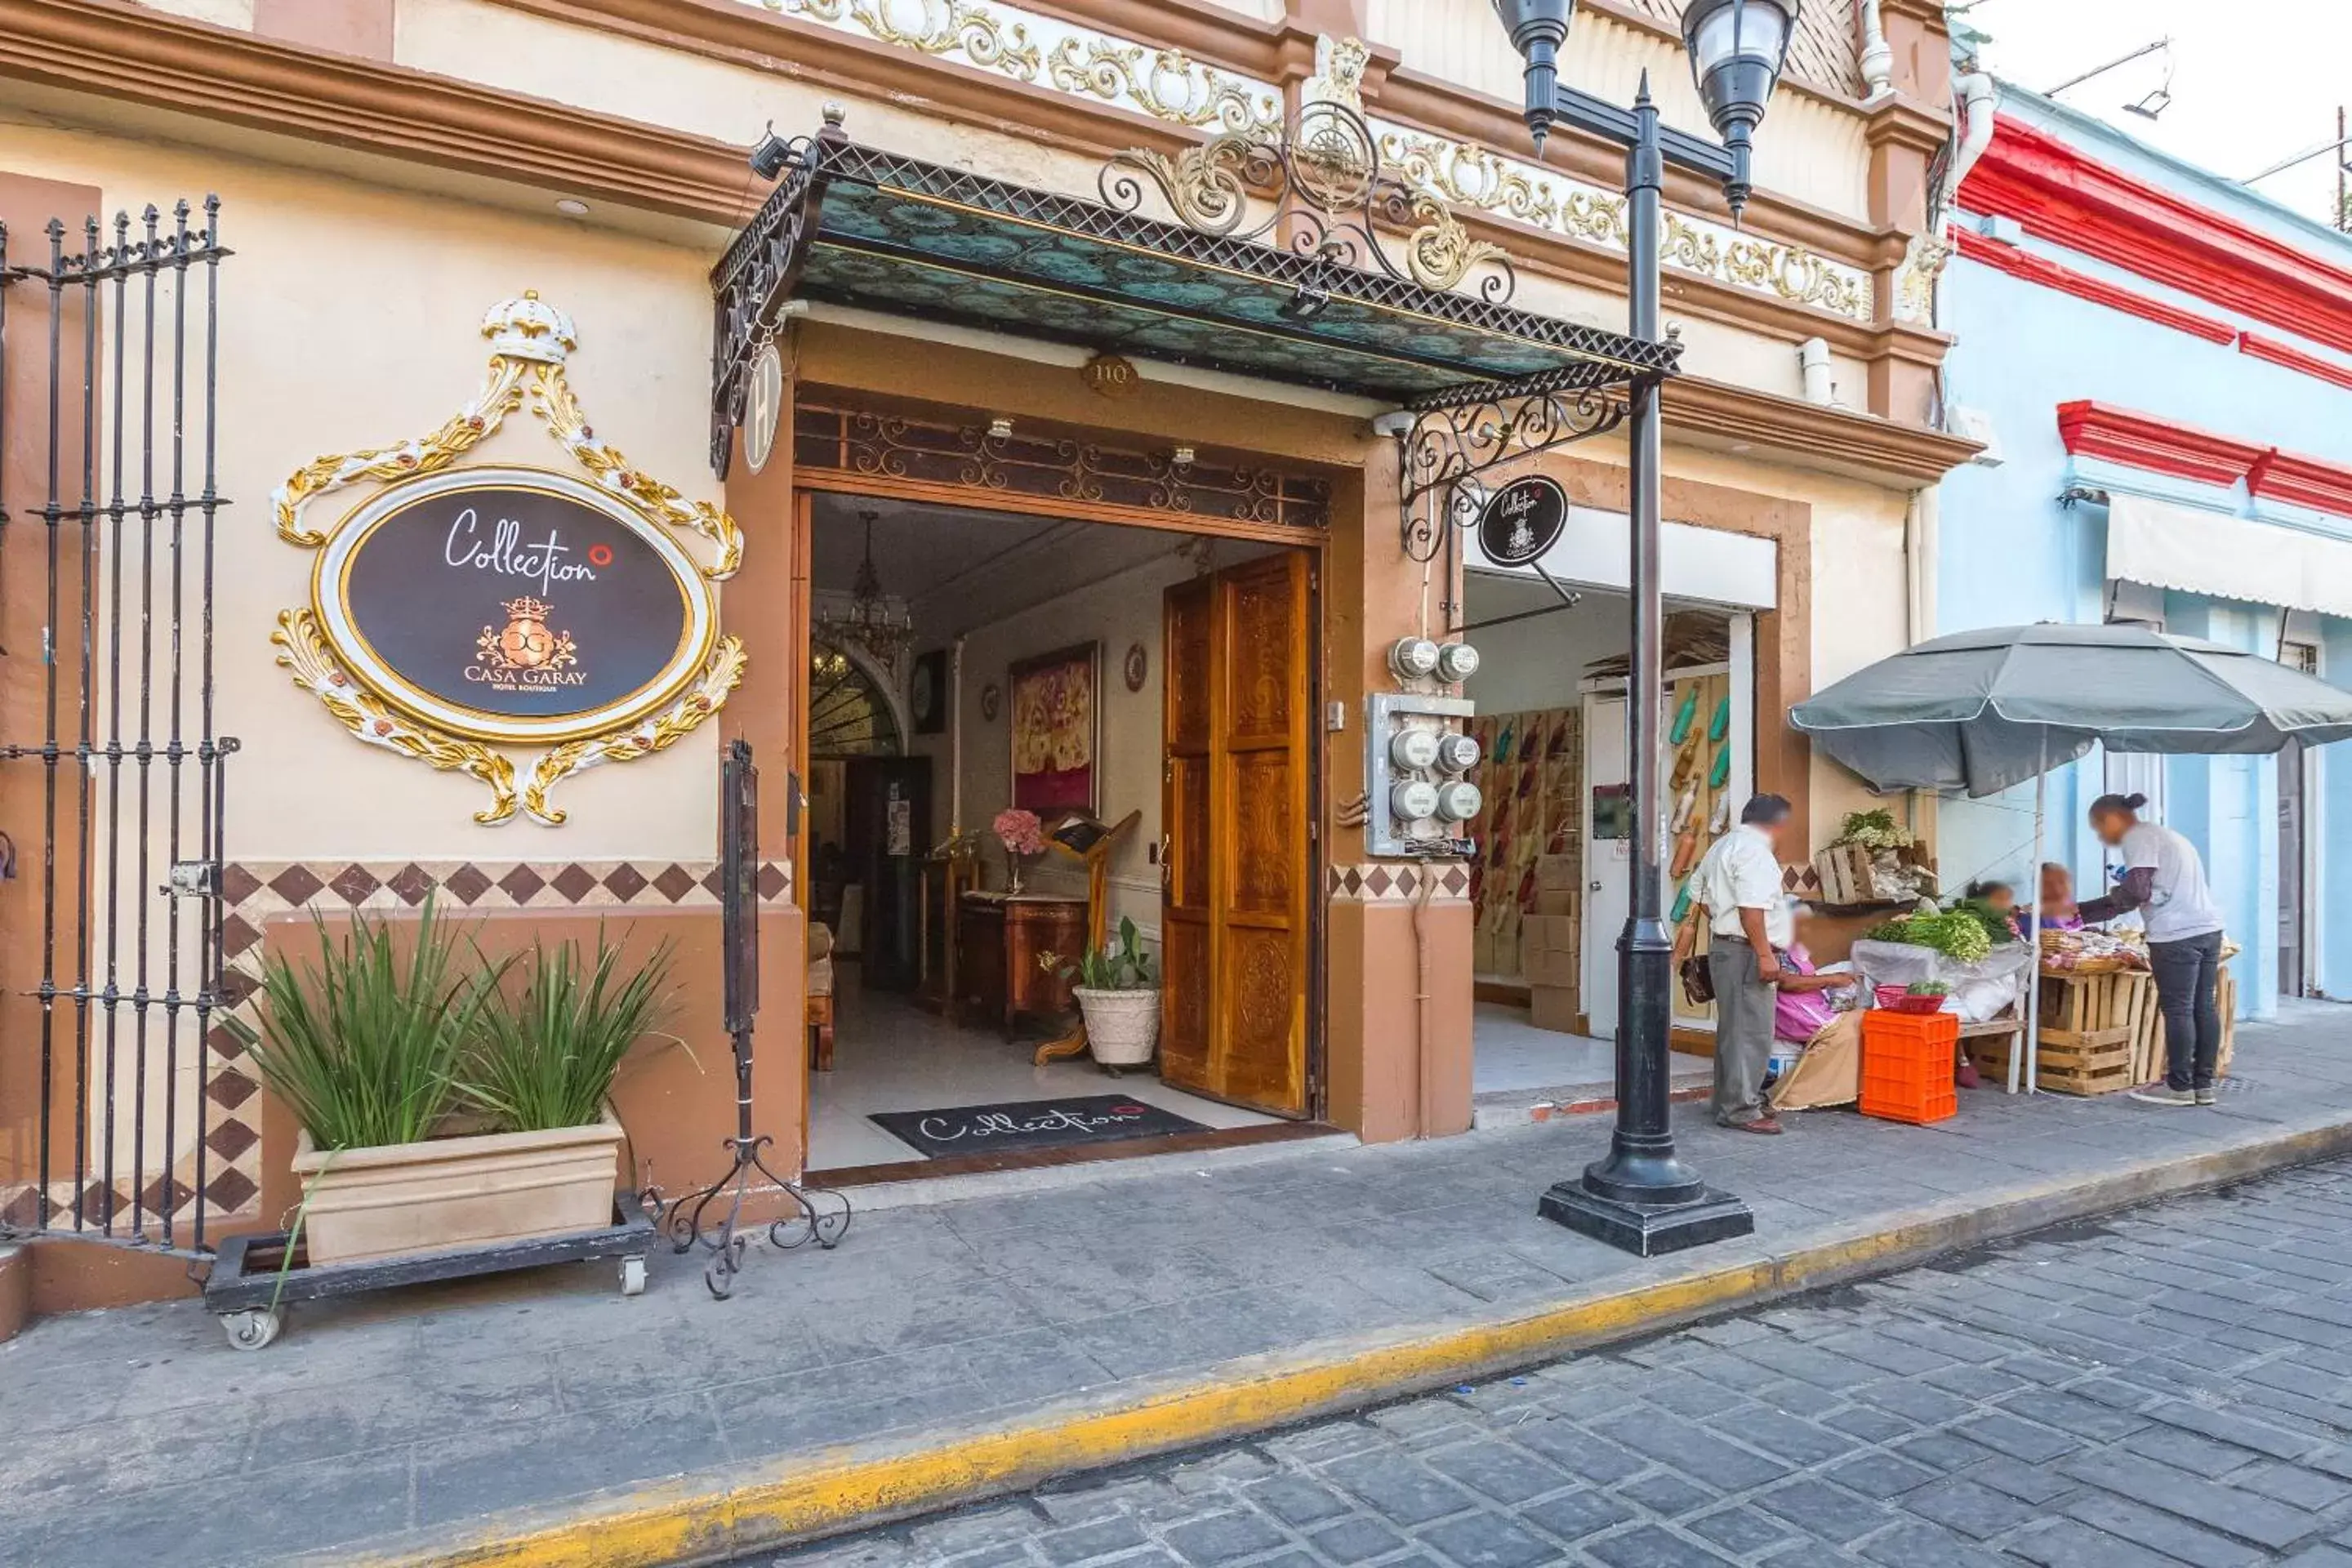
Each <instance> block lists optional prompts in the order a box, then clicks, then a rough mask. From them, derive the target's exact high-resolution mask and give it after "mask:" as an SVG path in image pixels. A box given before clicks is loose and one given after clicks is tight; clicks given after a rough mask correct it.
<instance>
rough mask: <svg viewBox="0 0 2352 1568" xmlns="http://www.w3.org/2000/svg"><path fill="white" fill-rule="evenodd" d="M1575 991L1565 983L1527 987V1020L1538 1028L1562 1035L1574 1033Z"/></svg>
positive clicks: (1575, 1013)
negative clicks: (1554, 1031)
mask: <svg viewBox="0 0 2352 1568" xmlns="http://www.w3.org/2000/svg"><path fill="white" fill-rule="evenodd" d="M1577 1011H1578V1009H1577V1005H1576V991H1575V989H1574V988H1573V987H1572V986H1567V985H1533V986H1529V987H1528V1022H1529V1023H1531V1024H1533V1025H1534V1026H1536V1027H1537V1028H1538V1029H1551V1030H1556V1031H1557V1032H1559V1033H1560V1034H1563V1035H1572V1034H1574V1033H1576V1015H1577Z"/></svg>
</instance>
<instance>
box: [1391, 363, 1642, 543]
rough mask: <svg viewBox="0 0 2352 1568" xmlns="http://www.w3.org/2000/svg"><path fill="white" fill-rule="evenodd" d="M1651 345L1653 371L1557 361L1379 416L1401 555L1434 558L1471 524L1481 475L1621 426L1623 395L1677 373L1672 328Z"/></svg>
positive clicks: (1482, 498) (1627, 404) (1479, 502)
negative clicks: (1393, 462)
mask: <svg viewBox="0 0 2352 1568" xmlns="http://www.w3.org/2000/svg"><path fill="white" fill-rule="evenodd" d="M1656 347H1657V348H1658V349H1659V351H1660V353H1659V356H1658V357H1659V359H1660V362H1661V364H1660V368H1658V369H1656V370H1651V371H1636V370H1629V369H1627V368H1624V367H1622V366H1619V365H1614V364H1609V363H1600V362H1588V363H1580V364H1572V365H1565V366H1562V367H1561V368H1560V369H1558V370H1548V371H1543V372H1539V373H1538V374H1535V375H1530V376H1522V377H1520V378H1518V379H1517V380H1515V381H1495V382H1478V383H1473V384H1468V385H1465V386H1458V387H1451V388H1448V389H1447V390H1445V391H1444V392H1437V393H1432V394H1431V395H1429V396H1427V397H1423V398H1417V399H1415V400H1414V401H1412V403H1409V404H1407V405H1405V406H1404V408H1403V410H1402V412H1401V413H1399V414H1396V415H1391V416H1389V417H1388V418H1387V419H1385V420H1383V421H1381V426H1380V428H1381V429H1382V430H1384V431H1387V432H1390V433H1392V434H1393V435H1394V437H1395V440H1396V443H1397V455H1398V464H1397V490H1398V496H1397V499H1398V512H1399V515H1400V522H1399V528H1400V531H1401V534H1402V544H1403V546H1404V552H1405V554H1406V555H1407V556H1408V557H1409V558H1411V559H1412V560H1414V561H1429V560H1433V559H1434V558H1435V556H1436V555H1437V552H1439V551H1440V550H1441V549H1443V548H1444V543H1445V540H1446V538H1447V536H1448V534H1449V533H1450V532H1451V531H1454V530H1455V529H1466V528H1469V527H1471V526H1473V525H1474V524H1475V523H1476V522H1477V521H1478V514H1479V512H1480V510H1482V509H1483V508H1484V506H1485V504H1486V495H1487V493H1488V492H1487V487H1486V485H1485V484H1484V483H1482V482H1481V476H1482V475H1485V474H1486V473H1489V472H1491V471H1493V470H1494V469H1496V468H1502V467H1504V466H1506V465H1512V464H1519V463H1524V462H1526V461H1527V460H1528V458H1535V457H1539V456H1541V455H1542V454H1543V453H1546V452H1549V451H1555V450H1557V449H1559V448H1560V447H1569V446H1573V445H1574V444H1576V443H1577V442H1580V441H1587V440H1591V438H1592V437H1596V436H1605V435H1607V434H1608V433H1609V432H1611V431H1612V430H1614V429H1616V428H1617V427H1618V426H1621V425H1622V424H1623V423H1624V422H1625V417H1626V415H1627V413H1628V412H1629V411H1630V409H1631V407H1632V403H1631V400H1630V398H1629V396H1628V394H1629V393H1631V392H1632V391H1633V389H1635V388H1637V387H1641V386H1643V385H1646V384H1650V383H1652V382H1662V381H1664V380H1665V379H1666V378H1667V377H1669V376H1671V375H1673V374H1675V361H1676V359H1677V357H1678V356H1679V354H1680V353H1681V349H1680V345H1679V344H1678V343H1676V342H1674V341H1673V339H1672V335H1671V333H1670V334H1669V338H1668V341H1667V342H1664V343H1661V344H1658V345H1656ZM1547 580H1549V579H1547ZM1554 586H1555V587H1557V586H1558V584H1554Z"/></svg>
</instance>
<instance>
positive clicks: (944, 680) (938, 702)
mask: <svg viewBox="0 0 2352 1568" xmlns="http://www.w3.org/2000/svg"><path fill="white" fill-rule="evenodd" d="M907 708H908V717H909V718H910V719H912V720H913V721H914V726H915V733H916V734H918V735H936V734H939V733H940V731H943V730H945V729H946V728H947V727H948V650H947V649H945V648H943V647H938V648H933V649H932V650H931V651H930V652H929V653H927V654H924V655H922V656H921V657H920V658H917V659H916V660H915V672H914V674H913V675H912V676H911V677H909V678H908V681H907Z"/></svg>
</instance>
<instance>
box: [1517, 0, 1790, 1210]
mask: <svg viewBox="0 0 2352 1568" xmlns="http://www.w3.org/2000/svg"><path fill="white" fill-rule="evenodd" d="M1494 4H1495V15H1496V17H1498V18H1499V19H1500V20H1501V22H1502V24H1503V27H1504V30H1505V31H1506V32H1507V33H1509V34H1510V37H1511V45H1512V47H1514V48H1516V49H1517V50H1518V52H1519V54H1520V56H1521V57H1522V58H1524V59H1525V60H1526V61H1527V89H1528V90H1527V120H1528V131H1529V132H1531V133H1532V134H1533V135H1534V137H1535V142H1536V151H1537V152H1538V153H1541V152H1542V151H1543V144H1544V140H1545V138H1546V137H1547V136H1549V134H1550V132H1551V129H1552V127H1553V126H1554V125H1555V124H1559V123H1560V122H1562V121H1565V122H1566V123H1568V124H1569V125H1571V126H1573V127H1575V128H1576V129H1577V130H1579V131H1581V132H1585V133H1586V134H1587V135H1590V136H1595V137H1599V138H1601V140H1603V141H1606V142H1613V143H1614V144H1615V145H1617V146H1619V147H1622V148H1623V149H1624V150H1625V239H1626V245H1625V251H1626V260H1625V265H1626V270H1627V274H1628V276H1627V278H1626V290H1625V292H1626V302H1627V306H1628V310H1627V314H1628V315H1629V317H1630V318H1631V331H1632V335H1633V337H1635V338H1638V339H1640V340H1642V341H1643V342H1663V341H1664V337H1665V333H1664V323H1663V322H1662V321H1661V320H1660V316H1661V313H1662V309H1661V303H1662V302H1661V294H1662V287H1661V284H1660V281H1659V278H1658V258H1659V253H1660V251H1661V250H1662V249H1663V248H1664V235H1663V230H1664V214H1663V212H1662V211H1661V200H1662V197H1663V195H1664V187H1665V177H1666V169H1667V167H1668V166H1669V165H1672V166H1674V167H1675V168H1679V169H1683V170H1686V171H1688V172H1689V173H1691V174H1699V175H1702V176H1705V177H1706V178H1708V179H1712V180H1714V181H1715V182H1716V183H1717V184H1718V185H1719V186H1720V187H1721V188H1722V190H1723V194H1724V197H1725V199H1726V200H1727V201H1728V202H1729V203H1730V205H1731V213H1732V216H1733V217H1734V218H1735V219H1736V218H1737V217H1738V216H1739V211H1740V209H1741V208H1742V207H1743V206H1745V205H1747V202H1748V192H1749V189H1750V181H1749V177H1748V159H1749V154H1750V153H1751V151H1752V147H1751V143H1752V142H1754V140H1755V132H1756V127H1757V126H1758V125H1759V124H1760V123H1762V121H1763V119H1764V109H1765V106H1766V104H1768V103H1769V101H1770V100H1771V97H1772V89H1773V88H1774V87H1775V86H1777V85H1778V84H1779V82H1780V68H1781V67H1782V65H1784V64H1785V63H1786V62H1787V59H1788V55H1789V36H1790V33H1791V32H1792V31H1794V30H1795V27H1796V25H1797V12H1798V8H1799V6H1800V5H1801V4H1802V0H1688V4H1687V5H1686V7H1685V10H1684V13H1683V42H1684V46H1685V47H1686V48H1687V49H1688V50H1689V51H1690V57H1691V75H1692V78H1693V79H1694V80H1695V81H1696V83H1697V84H1698V94H1699V98H1700V100H1701V101H1702V102H1704V103H1705V104H1706V112H1707V118H1708V119H1709V120H1711V121H1714V123H1715V129H1716V133H1717V135H1718V136H1720V137H1721V138H1722V141H1721V142H1710V141H1708V140H1707V139H1706V137H1704V136H1695V135H1692V134H1690V133H1688V132H1682V131H1675V130H1669V129H1667V128H1666V127H1664V126H1663V125H1661V124H1660V123H1659V122H1658V106H1657V103H1656V101H1655V100H1653V99H1652V98H1651V96H1650V79H1649V77H1648V75H1647V73H1644V74H1643V78H1642V88H1641V91H1640V92H1639V93H1638V94H1637V95H1636V96H1635V98H1634V100H1633V107H1632V108H1631V109H1624V108H1621V107H1619V106H1618V105H1616V104H1613V103H1611V102H1608V101H1607V100H1602V99H1600V98H1596V97H1594V96H1593V95H1592V94H1591V93H1589V92H1586V91H1584V90H1583V89H1580V88H1574V87H1564V86H1562V85H1561V84H1560V80H1559V51H1560V47H1561V46H1562V45H1563V44H1565V43H1566V42H1567V41H1568V28H1569V24H1570V22H1571V21H1573V20H1574V19H1575V13H1576V0H1494ZM1661 380H1662V377H1660V376H1657V375H1648V376H1643V377H1642V378H1640V379H1638V380H1637V381H1636V382H1635V383H1634V384H1633V390H1632V395H1631V398H1630V403H1631V406H1630V407H1629V408H1628V410H1627V413H1626V447H1627V458H1628V463H1627V468H1628V474H1627V478H1628V480H1629V483H1628V487H1627V488H1628V490H1629V491H1630V495H1629V500H1630V503H1631V504H1630V505H1629V506H1628V507H1627V509H1626V510H1627V511H1628V513H1629V514H1630V518H1629V521H1630V527H1629V529H1628V533H1629V534H1630V536H1631V537H1630V539H1629V541H1628V542H1629V543H1630V545H1631V547H1632V548H1631V556H1632V559H1631V562H1630V563H1629V564H1630V566H1631V571H1630V572H1629V574H1628V575H1627V578H1626V583H1627V590H1628V592H1627V597H1628V598H1629V599H1631V600H1632V606H1631V607H1632V612H1633V613H1632V616H1631V617H1630V621H1631V624H1630V626H1629V628H1628V629H1629V633H1630V636H1629V639H1628V640H1629V641H1630V642H1631V644H1632V648H1631V658H1629V660H1628V664H1629V666H1630V668H1629V669H1628V679H1627V681H1626V691H1627V701H1626V704H1625V731H1626V733H1625V739H1626V745H1627V749H1628V752H1629V761H1628V763H1627V770H1626V771H1627V783H1628V785H1629V787H1630V789H1631V792H1632V795H1633V822H1634V827H1633V850H1632V853H1631V854H1630V856H1629V857H1628V859H1629V861H1630V864H1629V865H1628V867H1627V872H1628V875H1629V876H1630V878H1631V879H1632V887H1631V889H1629V892H1628V896H1627V899H1626V916H1625V928H1624V931H1623V932H1622V934H1621V935H1620V936H1619V937H1618V939H1617V977H1618V978H1617V1127H1616V1131H1615V1132H1614V1133H1613V1134H1612V1137H1611V1139H1610V1149H1609V1154H1608V1157H1607V1158H1605V1159H1602V1160H1598V1161H1595V1162H1594V1163H1592V1164H1591V1165H1590V1166H1588V1167H1586V1169H1585V1172H1584V1174H1583V1176H1582V1177H1581V1178H1580V1179H1577V1180H1571V1181H1563V1182H1560V1183H1558V1184H1555V1185H1554V1186H1553V1187H1552V1188H1551V1190H1550V1191H1549V1192H1547V1193H1546V1194H1544V1195H1543V1199H1542V1201H1541V1203H1540V1204H1539V1205H1538V1213H1540V1214H1542V1215H1544V1217H1546V1218H1547V1219H1551V1220H1556V1221H1558V1222H1559V1224H1561V1225H1564V1226H1568V1227H1569V1228H1570V1229H1571V1230H1575V1231H1579V1232H1581V1233H1582V1234H1584V1235H1586V1236H1591V1237H1597V1238H1598V1239H1600V1240H1602V1241H1606V1242H1608V1243H1610V1244H1611V1245H1612V1246H1615V1247H1623V1248H1625V1249H1626V1250H1628V1251H1631V1252H1639V1253H1641V1254H1643V1256H1645V1257H1646V1256H1650V1255H1654V1254H1656V1253H1661V1252H1672V1251H1675V1250H1678V1249H1680V1248H1682V1247H1699V1246H1704V1245H1706V1243H1708V1242H1713V1241H1720V1240H1723V1239H1725V1238H1726V1237H1734V1236H1746V1235H1748V1234H1750V1233H1751V1232H1752V1231H1754V1229H1755V1227H1756V1221H1755V1216H1754V1215H1751V1214H1750V1213H1749V1212H1748V1206H1747V1205H1745V1204H1743V1203H1741V1202H1740V1201H1739V1200H1738V1198H1737V1197H1734V1196H1733V1195H1731V1194H1728V1193H1724V1192H1719V1191H1717V1190H1716V1189H1715V1188H1713V1187H1710V1186H1708V1185H1707V1184H1706V1183H1705V1182H1703V1181H1702V1180H1700V1179H1699V1176H1698V1174H1697V1173H1696V1172H1695V1171H1693V1170H1692V1169H1691V1168H1690V1167H1689V1166H1688V1165H1686V1164H1685V1163H1683V1162H1682V1160H1681V1158H1680V1157H1679V1156H1678V1155H1677V1154H1676V1153H1675V1135H1674V1127H1673V1124H1672V1121H1671V1120H1670V1117H1669V1114H1668V1100H1669V1097H1670V1092H1671V1089H1672V1085H1671V1082H1670V1077H1671V1074H1670V1072H1669V1069H1668V1066H1667V1062H1668V1049H1667V1047H1668V1044H1669V1040H1670V1036H1671V1034H1672V1029H1673V1016H1672V1014H1673V996H1672V992H1673V987H1674V933H1673V931H1671V929H1670V928H1669V927H1668V925H1667V922H1666V920H1665V918H1664V917H1665V910H1664V892H1665V884H1666V868H1665V865H1664V858H1665V857H1664V846H1665V813H1664V795H1663V792H1662V789H1661V784H1662V783H1663V781H1662V779H1661V777H1660V774H1661V772H1662V769H1661V767H1660V759H1659V756H1658V744H1657V736H1658V734H1659V732H1660V731H1661V729H1662V728H1663V721H1664V714H1663V713H1661V712H1660V711H1659V694H1660V692H1661V691H1663V690H1664V680H1665V649H1664V631H1663V628H1664V596H1663V595H1662V593H1661V591H1660V585H1659V572H1660V565H1659V556H1660V535H1661V533H1662V532H1663V531H1664V494H1663V489H1662V485H1663V480H1662V475H1663V473H1664V468H1665V451H1664V437H1663V436H1662V434H1661V428H1662V418H1661V411H1660V398H1659V384H1660V382H1661Z"/></svg>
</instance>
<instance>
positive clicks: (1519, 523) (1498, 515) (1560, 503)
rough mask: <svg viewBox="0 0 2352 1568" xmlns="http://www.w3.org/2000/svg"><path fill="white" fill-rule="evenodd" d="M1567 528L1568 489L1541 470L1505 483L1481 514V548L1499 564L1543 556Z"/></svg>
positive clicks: (1489, 558)
mask: <svg viewBox="0 0 2352 1568" xmlns="http://www.w3.org/2000/svg"><path fill="white" fill-rule="evenodd" d="M1566 531H1568V492H1567V491H1566V490H1564V489H1560V488H1559V483H1558V482H1557V481H1556V480H1552V479H1546V478H1544V477H1543V476H1542V475H1541V474H1532V475H1529V476H1528V478H1526V479H1514V480H1512V481H1511V482H1510V483H1509V484H1507V485H1505V486H1504V487H1503V488H1502V489H1499V490H1496V492H1495V493H1494V494H1493V495H1491V496H1489V497H1487V498H1486V509H1485V510H1482V511H1480V512H1479V514H1478V548H1479V549H1481V550H1483V551H1484V552H1486V559H1487V560H1489V561H1491V562H1493V563H1495V564H1496V565H1497V566H1525V565H1527V564H1528V563H1529V562H1532V561H1538V560H1540V559H1542V557H1543V554H1544V552H1546V551H1548V550H1549V549H1550V548H1551V547H1552V546H1553V545H1555V544H1558V543H1559V536H1560V535H1561V534H1563V533H1565V532H1566Z"/></svg>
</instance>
